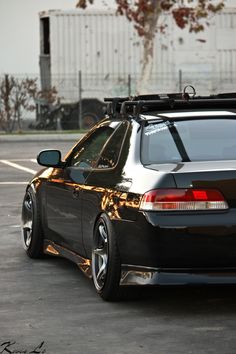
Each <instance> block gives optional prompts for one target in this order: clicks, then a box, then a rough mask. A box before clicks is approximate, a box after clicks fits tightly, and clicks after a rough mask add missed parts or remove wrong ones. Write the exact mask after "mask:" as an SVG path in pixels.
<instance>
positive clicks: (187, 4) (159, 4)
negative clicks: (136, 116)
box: [76, 0, 224, 93]
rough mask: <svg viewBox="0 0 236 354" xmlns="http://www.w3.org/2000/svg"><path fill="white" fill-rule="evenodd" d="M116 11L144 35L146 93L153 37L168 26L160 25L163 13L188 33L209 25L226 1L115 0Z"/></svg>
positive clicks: (82, 2)
mask: <svg viewBox="0 0 236 354" xmlns="http://www.w3.org/2000/svg"><path fill="white" fill-rule="evenodd" d="M93 3H94V0H79V1H78V3H77V5H76V6H77V7H79V8H82V9H85V8H86V7H87V5H88V4H93ZM116 3H117V14H119V15H125V16H126V17H127V19H128V20H129V21H131V22H132V23H133V24H134V28H135V29H136V31H137V33H138V35H139V36H140V37H142V38H143V60H142V69H141V78H140V84H141V85H140V86H139V92H140V93H141V92H142V93H144V91H145V90H146V86H147V83H148V80H149V78H150V75H151V71H152V64H153V50H154V39H155V37H156V34H157V32H159V33H163V32H164V31H165V25H163V24H159V19H160V16H161V15H162V14H169V15H171V16H172V17H173V18H174V20H175V23H176V25H177V26H178V27H179V28H181V29H183V28H188V29H189V32H195V33H197V32H200V31H203V30H204V29H205V27H206V26H208V25H209V22H208V21H209V18H210V17H211V16H212V15H214V14H216V13H218V12H219V11H221V10H222V9H223V7H224V1H223V0H116Z"/></svg>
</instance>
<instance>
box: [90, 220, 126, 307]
mask: <svg viewBox="0 0 236 354" xmlns="http://www.w3.org/2000/svg"><path fill="white" fill-rule="evenodd" d="M120 272H121V266H120V255H119V250H118V246H117V243H116V236H115V233H114V230H113V227H112V224H111V222H110V220H109V218H108V216H107V215H106V214H102V215H101V216H100V218H99V219H98V221H97V223H96V226H95V230H94V239H93V249H92V276H93V282H94V286H95V288H96V291H97V293H98V294H99V295H100V296H101V297H102V298H103V299H104V300H106V301H114V300H118V299H119V298H120V285H119V284H120Z"/></svg>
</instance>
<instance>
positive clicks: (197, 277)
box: [120, 264, 236, 286]
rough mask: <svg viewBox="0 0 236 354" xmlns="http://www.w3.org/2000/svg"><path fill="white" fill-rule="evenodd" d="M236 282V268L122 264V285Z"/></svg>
mask: <svg viewBox="0 0 236 354" xmlns="http://www.w3.org/2000/svg"><path fill="white" fill-rule="evenodd" d="M186 284H188V285H191V284H198V285H200V284H201V285H203V284H236V269H225V270H222V269H221V270H218V269H206V270H196V269H161V268H160V269H154V268H153V269H152V268H148V267H146V268H145V267H141V266H133V265H127V264H122V267H121V279H120V285H122V286H132V285H140V286H145V285H146V286H152V285H186Z"/></svg>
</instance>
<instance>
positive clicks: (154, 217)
mask: <svg viewBox="0 0 236 354" xmlns="http://www.w3.org/2000/svg"><path fill="white" fill-rule="evenodd" d="M113 225H114V229H115V233H116V235H117V239H118V246H119V250H120V255H121V262H122V264H131V265H134V266H140V265H142V266H144V267H150V268H154V270H158V272H160V269H162V270H163V269H173V270H178V269H183V270H184V269H191V270H198V269H204V270H208V269H218V270H224V269H236V210H235V209H234V210H230V211H228V212H227V213H212V214H204V213H199V214H195V215H193V214H185V215H178V214H173V213H172V215H171V214H169V215H166V214H165V215H163V214H162V215H161V213H138V214H137V219H136V221H135V222H134V221H126V220H116V221H113ZM182 273H184V271H183V272H182ZM187 273H188V272H187Z"/></svg>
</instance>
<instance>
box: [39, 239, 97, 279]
mask: <svg viewBox="0 0 236 354" xmlns="http://www.w3.org/2000/svg"><path fill="white" fill-rule="evenodd" d="M44 253H45V254H49V255H51V256H59V257H60V256H61V257H65V258H67V259H69V260H70V261H72V262H74V263H76V264H77V266H78V267H79V268H80V269H81V270H82V272H83V273H84V274H85V275H86V276H87V277H88V278H90V279H91V278H92V271H91V260H90V259H86V258H83V257H81V256H80V255H78V254H77V253H75V252H73V251H70V250H68V249H67V248H65V247H62V246H60V245H58V244H56V243H54V242H52V241H50V240H44Z"/></svg>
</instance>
